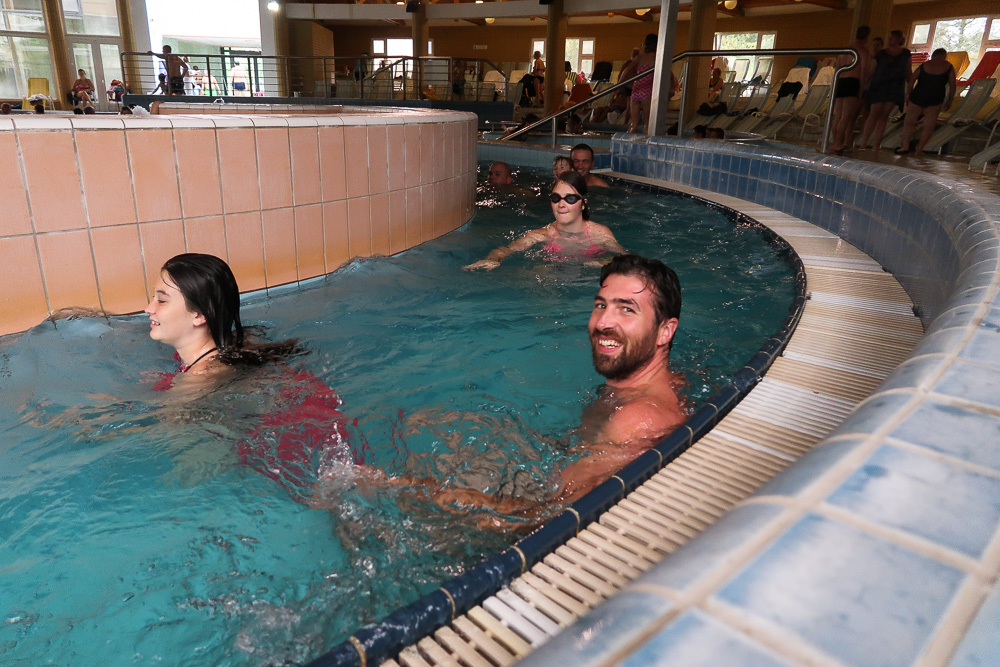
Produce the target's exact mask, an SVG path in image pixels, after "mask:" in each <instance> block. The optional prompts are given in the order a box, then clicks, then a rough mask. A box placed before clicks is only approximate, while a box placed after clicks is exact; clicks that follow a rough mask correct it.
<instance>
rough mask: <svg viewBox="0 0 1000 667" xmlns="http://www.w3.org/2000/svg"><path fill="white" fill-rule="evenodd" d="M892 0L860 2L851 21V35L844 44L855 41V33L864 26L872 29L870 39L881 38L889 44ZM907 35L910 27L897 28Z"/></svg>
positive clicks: (866, 0) (860, 0) (865, 0)
mask: <svg viewBox="0 0 1000 667" xmlns="http://www.w3.org/2000/svg"><path fill="white" fill-rule="evenodd" d="M891 19H892V0H858V4H857V5H856V6H855V7H854V18H853V20H852V21H851V34H850V35H847V37H846V40H847V41H845V42H844V44H845V45H846V44H849V43H851V42H852V41H854V33H855V32H856V31H857V29H858V28H860V27H861V26H863V25H866V26H868V27H869V28H871V29H872V34H871V38H870V39H874V38H875V37H881V38H882V39H883V40H885V42H886V43H887V44H888V43H889V31H890V30H891V29H892V26H890V23H889V22H890V20H891ZM896 28H898V29H900V30H902V31H903V34H904V35H905V34H906V32H907V29H908V28H909V26H896Z"/></svg>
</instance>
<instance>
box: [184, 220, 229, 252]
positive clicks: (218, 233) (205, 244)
mask: <svg viewBox="0 0 1000 667" xmlns="http://www.w3.org/2000/svg"><path fill="white" fill-rule="evenodd" d="M184 238H185V239H186V240H187V251H188V252H200V253H205V254H206V255H215V256H216V257H219V258H220V259H223V260H226V261H228V257H227V252H226V225H225V222H224V220H223V218H222V216H221V215H213V216H209V217H206V218H194V219H191V220H185V221H184Z"/></svg>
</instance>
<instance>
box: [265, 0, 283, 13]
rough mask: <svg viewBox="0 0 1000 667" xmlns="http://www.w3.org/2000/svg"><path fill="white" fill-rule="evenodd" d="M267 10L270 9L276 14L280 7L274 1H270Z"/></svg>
mask: <svg viewBox="0 0 1000 667" xmlns="http://www.w3.org/2000/svg"><path fill="white" fill-rule="evenodd" d="M267 8H268V9H270V10H271V11H272V12H276V11H278V9H280V6H279V5H278V3H277V1H276V0H271V2H269V3H267Z"/></svg>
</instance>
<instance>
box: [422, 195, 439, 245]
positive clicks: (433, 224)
mask: <svg viewBox="0 0 1000 667" xmlns="http://www.w3.org/2000/svg"><path fill="white" fill-rule="evenodd" d="M434 203H435V202H434V186H433V185H422V186H420V208H421V211H420V241H421V243H422V242H424V241H430V240H431V239H433V238H434V237H435V236H436V234H435V231H434V230H435V229H437V221H436V220H435V219H434V216H435V215H437V210H436V209H435V208H434Z"/></svg>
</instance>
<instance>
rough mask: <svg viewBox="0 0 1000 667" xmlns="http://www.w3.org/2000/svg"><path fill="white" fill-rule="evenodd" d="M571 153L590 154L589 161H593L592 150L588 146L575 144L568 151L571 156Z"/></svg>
mask: <svg viewBox="0 0 1000 667" xmlns="http://www.w3.org/2000/svg"><path fill="white" fill-rule="evenodd" d="M573 151H587V152H588V153H590V159H591V160H593V159H594V149H593V148H591V147H590V146H589V145H588V144H577V145H576V146H573V148H571V149H570V150H569V152H570V154H572V153H573Z"/></svg>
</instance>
